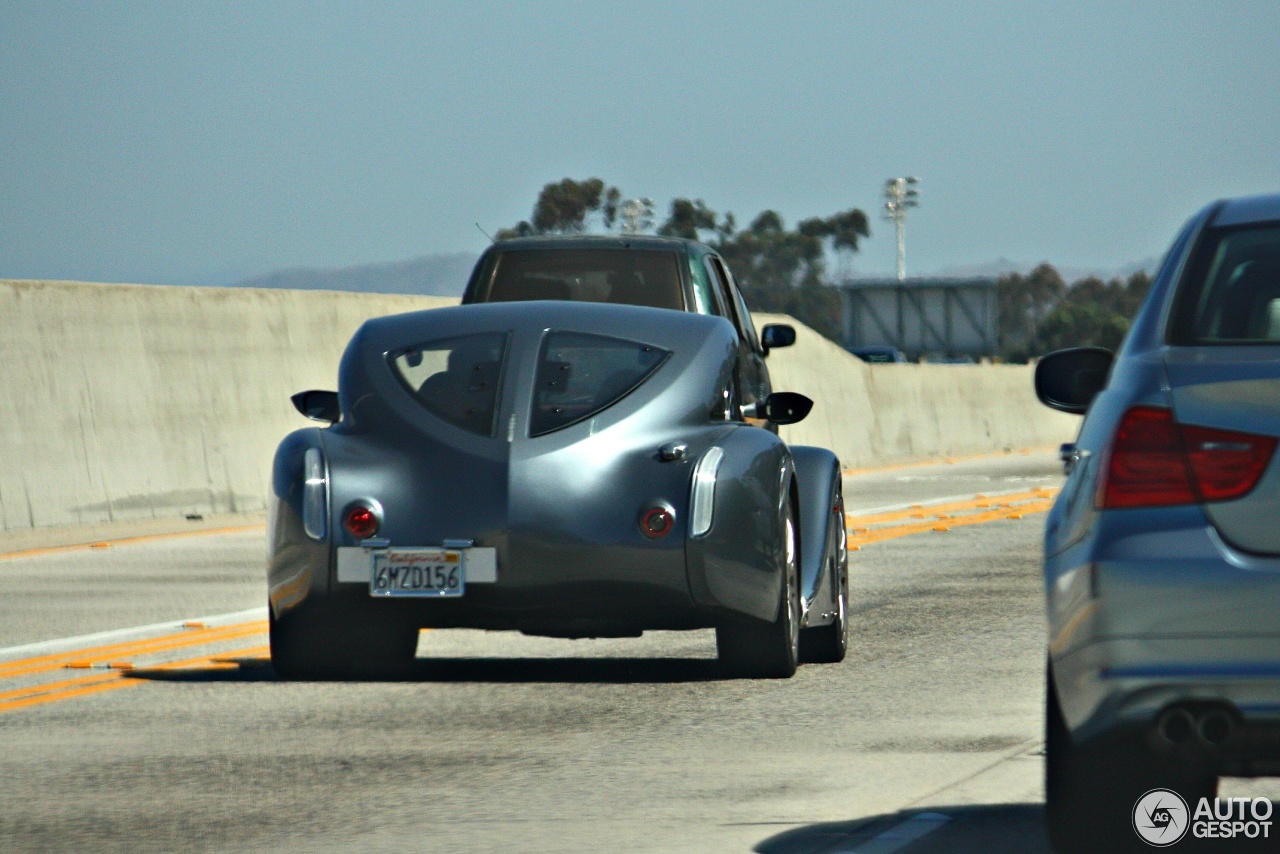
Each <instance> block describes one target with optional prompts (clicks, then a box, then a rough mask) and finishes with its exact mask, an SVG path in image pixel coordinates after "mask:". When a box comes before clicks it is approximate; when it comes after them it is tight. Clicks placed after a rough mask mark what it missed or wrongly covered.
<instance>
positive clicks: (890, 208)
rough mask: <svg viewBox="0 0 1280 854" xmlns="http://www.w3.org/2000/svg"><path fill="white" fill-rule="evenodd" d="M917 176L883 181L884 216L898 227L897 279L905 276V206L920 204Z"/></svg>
mask: <svg viewBox="0 0 1280 854" xmlns="http://www.w3.org/2000/svg"><path fill="white" fill-rule="evenodd" d="M918 183H920V179H919V178H915V177H912V178H890V179H889V180H888V181H885V182H884V218H885V219H887V220H890V221H891V222H893V224H894V225H895V226H897V228H898V281H899V282H901V281H904V280H905V279H906V278H907V243H906V229H907V208H914V207H916V206H917V205H919V204H920V193H919V191H918V190H916V186H915V185H916V184H918Z"/></svg>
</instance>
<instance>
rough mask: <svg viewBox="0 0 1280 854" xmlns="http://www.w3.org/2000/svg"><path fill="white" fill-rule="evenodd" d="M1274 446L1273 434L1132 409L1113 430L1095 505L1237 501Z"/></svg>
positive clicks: (1255, 479)
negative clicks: (1203, 424)
mask: <svg viewBox="0 0 1280 854" xmlns="http://www.w3.org/2000/svg"><path fill="white" fill-rule="evenodd" d="M1276 443H1277V440H1276V439H1275V438H1273V437H1271V436H1257V435H1254V434H1251V433H1236V432H1233V431H1230V430H1218V429H1214V428H1210V427H1196V426H1191V425H1186V424H1179V423H1178V422H1176V421H1174V420H1173V413H1172V412H1171V411H1170V410H1168V409H1164V408H1162V407H1157V406H1135V407H1133V408H1132V409H1130V410H1129V411H1128V412H1126V413H1125V414H1124V417H1123V418H1122V419H1120V426H1119V427H1118V428H1117V429H1116V437H1115V441H1114V443H1113V445H1112V448H1111V458H1110V461H1109V462H1108V464H1107V472H1106V477H1105V480H1104V482H1103V487H1102V496H1101V500H1100V501H1099V506H1100V507H1103V508H1109V507H1159V506H1168V505H1174V504H1195V503H1197V502H1199V501H1225V500H1227V499H1230V498H1239V497H1240V496H1242V495H1245V494H1246V493H1248V492H1249V490H1251V489H1253V487H1254V486H1255V485H1256V484H1257V482H1258V478H1260V477H1261V476H1262V472H1263V471H1264V470H1265V469H1266V467H1267V463H1269V462H1270V460H1271V454H1272V452H1273V451H1274V450H1275V447H1276Z"/></svg>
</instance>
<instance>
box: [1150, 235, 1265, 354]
mask: <svg viewBox="0 0 1280 854" xmlns="http://www.w3.org/2000/svg"><path fill="white" fill-rule="evenodd" d="M1169 331H1170V334H1169V340H1170V343H1171V344H1176V345H1181V346H1198V345H1206V344H1209V345H1212V344H1280V222H1268V223H1261V224H1258V223H1254V224H1251V225H1247V226H1232V227H1229V228H1216V229H1208V230H1206V231H1205V233H1204V234H1203V235H1202V236H1201V238H1200V240H1199V242H1198V244H1197V245H1196V249H1195V253H1194V255H1193V256H1192V258H1191V260H1190V263H1189V264H1188V265H1187V270H1186V272H1185V273H1184V274H1183V277H1182V284H1181V285H1180V288H1179V293H1178V296H1177V299H1176V301H1175V302H1174V309H1173V317H1172V321H1171V325H1170V330H1169Z"/></svg>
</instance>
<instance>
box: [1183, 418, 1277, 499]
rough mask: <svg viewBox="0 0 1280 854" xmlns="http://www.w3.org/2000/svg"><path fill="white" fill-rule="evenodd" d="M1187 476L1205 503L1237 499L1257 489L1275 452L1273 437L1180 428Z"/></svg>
mask: <svg viewBox="0 0 1280 854" xmlns="http://www.w3.org/2000/svg"><path fill="white" fill-rule="evenodd" d="M1182 441H1183V443H1184V444H1185V445H1186V448H1187V456H1188V457H1190V458H1191V474H1192V475H1193V476H1194V478H1195V484H1196V488H1197V489H1198V490H1199V491H1200V496H1201V497H1202V498H1203V499H1204V500H1205V501H1227V500H1229V499H1232V498H1240V497H1242V496H1244V495H1246V494H1248V492H1249V491H1250V490H1251V489H1253V488H1254V486H1256V485H1257V483H1258V479H1259V478H1260V477H1262V473H1263V472H1264V471H1266V470H1267V464H1268V463H1270V462H1271V455H1272V453H1274V452H1275V449H1276V442H1277V440H1276V438H1275V437H1274V436H1259V435H1257V434H1255V433H1235V432H1232V431H1230V430H1215V429H1211V428H1209V427H1192V426H1190V425H1183V427H1182Z"/></svg>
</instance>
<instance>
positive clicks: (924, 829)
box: [831, 812, 951, 854]
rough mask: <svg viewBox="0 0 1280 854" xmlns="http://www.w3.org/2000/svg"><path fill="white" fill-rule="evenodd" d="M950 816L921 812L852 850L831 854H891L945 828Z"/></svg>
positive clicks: (843, 849)
mask: <svg viewBox="0 0 1280 854" xmlns="http://www.w3.org/2000/svg"><path fill="white" fill-rule="evenodd" d="M950 822H951V816H949V815H944V814H943V813H940V812H922V813H918V814H916V815H913V816H911V818H909V819H907V820H906V821H904V822H902V823H901V824H896V825H894V826H893V827H891V828H889V829H888V830H886V831H884V832H883V833H879V834H877V835H876V836H873V837H871V838H870V839H868V840H867V841H866V842H860V843H858V844H857V845H856V846H855V847H853V848H835V849H832V851H831V854H893V852H895V851H901V850H902V849H903V848H906V847H907V846H909V845H911V844H912V843H914V842H918V841H919V840H921V839H923V838H925V837H926V836H928V835H929V834H930V833H933V832H934V831H935V830H939V829H941V828H943V827H946V826H947V825H948V824H950Z"/></svg>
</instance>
